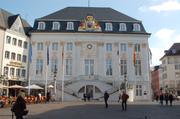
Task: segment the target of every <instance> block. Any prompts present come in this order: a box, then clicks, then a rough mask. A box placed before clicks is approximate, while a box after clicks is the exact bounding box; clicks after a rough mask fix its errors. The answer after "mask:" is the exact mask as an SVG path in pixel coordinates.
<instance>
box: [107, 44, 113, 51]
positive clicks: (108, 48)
mask: <svg viewBox="0 0 180 119" xmlns="http://www.w3.org/2000/svg"><path fill="white" fill-rule="evenodd" d="M106 51H107V52H111V51H112V43H107V44H106Z"/></svg>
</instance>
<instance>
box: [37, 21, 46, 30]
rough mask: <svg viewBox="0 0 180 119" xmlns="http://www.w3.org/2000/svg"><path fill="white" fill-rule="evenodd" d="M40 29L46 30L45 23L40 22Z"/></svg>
mask: <svg viewBox="0 0 180 119" xmlns="http://www.w3.org/2000/svg"><path fill="white" fill-rule="evenodd" d="M38 29H39V30H44V29H45V22H38Z"/></svg>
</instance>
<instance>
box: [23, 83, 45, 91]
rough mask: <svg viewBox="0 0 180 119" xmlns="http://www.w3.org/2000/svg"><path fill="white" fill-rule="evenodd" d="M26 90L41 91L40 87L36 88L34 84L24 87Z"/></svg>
mask: <svg viewBox="0 0 180 119" xmlns="http://www.w3.org/2000/svg"><path fill="white" fill-rule="evenodd" d="M25 88H26V89H29V88H30V89H36V90H41V89H43V88H42V87H40V86H38V85H35V84H33V85H30V86H26V87H25Z"/></svg>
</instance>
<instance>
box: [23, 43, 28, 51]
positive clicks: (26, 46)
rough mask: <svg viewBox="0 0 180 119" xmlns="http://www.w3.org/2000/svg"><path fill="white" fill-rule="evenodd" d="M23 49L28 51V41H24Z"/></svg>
mask: <svg viewBox="0 0 180 119" xmlns="http://www.w3.org/2000/svg"><path fill="white" fill-rule="evenodd" d="M23 48H24V49H27V48H28V43H27V42H26V41H24V44H23Z"/></svg>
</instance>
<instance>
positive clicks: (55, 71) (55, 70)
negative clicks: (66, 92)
mask: <svg viewBox="0 0 180 119" xmlns="http://www.w3.org/2000/svg"><path fill="white" fill-rule="evenodd" d="M56 74H57V68H56V65H55V67H54V94H55V95H56Z"/></svg>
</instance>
